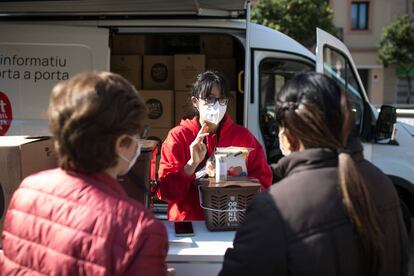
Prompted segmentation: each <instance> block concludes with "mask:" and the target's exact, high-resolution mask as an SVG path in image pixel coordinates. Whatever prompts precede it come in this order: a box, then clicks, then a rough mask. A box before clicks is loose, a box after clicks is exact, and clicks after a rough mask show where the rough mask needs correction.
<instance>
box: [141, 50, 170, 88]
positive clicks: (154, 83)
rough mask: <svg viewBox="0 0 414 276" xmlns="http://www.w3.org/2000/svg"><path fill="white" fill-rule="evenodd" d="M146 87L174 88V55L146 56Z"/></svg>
mask: <svg viewBox="0 0 414 276" xmlns="http://www.w3.org/2000/svg"><path fill="white" fill-rule="evenodd" d="M143 87H144V89H156V90H161V89H173V88H174V57H173V56H144V85H143Z"/></svg>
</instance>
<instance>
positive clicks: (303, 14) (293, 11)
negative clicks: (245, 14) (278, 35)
mask: <svg viewBox="0 0 414 276" xmlns="http://www.w3.org/2000/svg"><path fill="white" fill-rule="evenodd" d="M332 13H333V12H332V9H331V8H330V7H329V5H328V1H326V0H259V1H258V2H257V4H256V5H254V6H253V8H252V21H253V22H257V23H259V24H262V25H265V26H268V27H270V28H273V29H275V30H278V31H280V32H282V33H284V34H286V35H288V36H290V37H292V38H294V39H296V40H297V41H299V42H300V43H302V44H303V45H305V46H307V47H310V46H313V45H314V44H315V40H316V37H315V36H316V27H319V28H321V29H323V30H325V31H327V32H329V33H331V34H333V35H336V34H337V31H336V28H335V26H334V25H333V23H332V17H333V16H332Z"/></svg>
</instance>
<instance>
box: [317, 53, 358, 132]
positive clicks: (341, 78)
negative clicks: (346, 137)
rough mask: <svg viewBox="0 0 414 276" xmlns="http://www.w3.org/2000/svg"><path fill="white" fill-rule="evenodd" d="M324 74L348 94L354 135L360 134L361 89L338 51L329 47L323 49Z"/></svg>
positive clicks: (345, 60)
mask: <svg viewBox="0 0 414 276" xmlns="http://www.w3.org/2000/svg"><path fill="white" fill-rule="evenodd" d="M323 54H324V73H325V74H326V75H328V76H330V77H332V78H333V79H334V80H336V82H337V83H338V84H339V85H340V87H341V88H342V89H344V90H345V91H346V92H347V94H348V100H349V102H350V103H351V106H352V111H353V113H354V118H355V125H354V133H356V134H360V133H361V130H362V119H363V114H364V101H363V98H362V96H361V95H362V89H361V87H360V86H359V84H358V81H357V77H356V75H355V72H354V71H353V70H352V67H351V65H350V63H349V61H348V59H346V58H345V56H344V55H343V54H341V53H340V52H339V51H337V50H335V49H332V48H330V47H324V49H323Z"/></svg>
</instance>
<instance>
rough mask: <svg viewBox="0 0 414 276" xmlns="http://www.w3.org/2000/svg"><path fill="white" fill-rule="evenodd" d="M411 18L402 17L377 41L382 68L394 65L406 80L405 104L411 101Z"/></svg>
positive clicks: (413, 27)
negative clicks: (399, 69)
mask: <svg viewBox="0 0 414 276" xmlns="http://www.w3.org/2000/svg"><path fill="white" fill-rule="evenodd" d="M413 23H414V22H413V18H412V17H411V16H409V15H403V16H400V17H398V18H397V20H396V21H395V22H393V23H391V24H390V25H388V26H387V27H385V28H384V30H383V31H382V34H381V37H380V40H379V48H380V49H379V60H380V62H381V63H382V64H384V66H388V65H389V64H395V65H397V66H399V68H401V76H402V77H404V78H406V79H407V82H408V94H407V100H406V103H407V104H409V103H410V100H411V78H412V75H413V72H412V71H413V70H414V25H413Z"/></svg>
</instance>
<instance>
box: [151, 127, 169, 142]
mask: <svg viewBox="0 0 414 276" xmlns="http://www.w3.org/2000/svg"><path fill="white" fill-rule="evenodd" d="M170 130H171V128H168V127H153V128H150V130H149V132H148V137H147V139H148V140H156V141H160V142H163V141H164V140H165V138H167V135H168V132H170Z"/></svg>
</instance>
